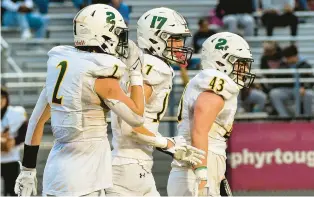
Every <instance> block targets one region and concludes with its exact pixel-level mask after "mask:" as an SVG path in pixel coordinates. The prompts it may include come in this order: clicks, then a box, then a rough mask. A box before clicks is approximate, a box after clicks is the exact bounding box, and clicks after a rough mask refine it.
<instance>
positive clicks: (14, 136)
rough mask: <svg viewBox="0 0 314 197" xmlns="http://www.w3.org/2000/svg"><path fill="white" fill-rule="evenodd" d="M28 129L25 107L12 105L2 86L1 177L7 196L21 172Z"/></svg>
mask: <svg viewBox="0 0 314 197" xmlns="http://www.w3.org/2000/svg"><path fill="white" fill-rule="evenodd" d="M26 130H27V118H26V112H25V109H24V108H23V107H20V106H16V107H13V106H10V105H9V94H8V92H7V90H6V89H5V88H3V87H1V177H2V178H3V180H4V192H3V194H4V195H5V196H17V195H16V194H15V193H14V185H15V180H16V178H17V177H18V175H19V172H20V165H19V163H18V161H19V160H20V148H19V145H21V144H22V143H23V142H24V140H25V135H26Z"/></svg>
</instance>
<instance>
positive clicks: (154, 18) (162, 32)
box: [137, 7, 193, 65]
mask: <svg viewBox="0 0 314 197" xmlns="http://www.w3.org/2000/svg"><path fill="white" fill-rule="evenodd" d="M190 36H191V33H190V30H189V29H188V27H187V23H186V21H185V19H184V18H183V16H182V15H181V14H179V13H178V12H176V11H174V10H172V9H169V8H164V7H161V8H155V9H151V10H149V11H147V12H146V13H144V14H143V15H142V16H141V17H140V19H139V20H138V22H137V42H138V46H139V47H140V48H141V49H145V51H146V52H148V53H150V54H152V55H155V56H158V57H160V58H163V59H164V60H165V61H167V62H169V63H171V64H179V65H186V64H187V61H188V60H189V59H190V58H191V56H192V53H193V50H192V48H189V47H185V46H184V44H185V39H186V38H187V37H190ZM169 38H170V39H171V42H170V44H169V42H168V39H169ZM173 40H182V41H183V46H180V47H175V46H173V43H174V42H173Z"/></svg>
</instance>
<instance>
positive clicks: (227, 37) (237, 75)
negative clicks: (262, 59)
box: [201, 32, 255, 88]
mask: <svg viewBox="0 0 314 197" xmlns="http://www.w3.org/2000/svg"><path fill="white" fill-rule="evenodd" d="M253 61H254V60H253V57H252V52H251V50H250V46H249V44H248V43H247V42H246V41H245V40H244V39H243V38H242V37H240V36H238V35H236V34H234V33H230V32H221V33H216V34H214V35H212V36H211V37H209V38H207V39H206V41H205V42H204V43H203V47H202V54H201V66H202V68H203V69H207V68H210V69H216V70H219V71H220V72H223V73H225V74H227V75H228V76H229V77H230V78H231V79H232V80H234V81H235V82H236V83H237V84H238V85H239V86H240V87H241V88H242V87H246V88H249V87H250V85H251V84H252V83H253V81H254V79H255V75H254V74H252V73H251V65H252V62H253Z"/></svg>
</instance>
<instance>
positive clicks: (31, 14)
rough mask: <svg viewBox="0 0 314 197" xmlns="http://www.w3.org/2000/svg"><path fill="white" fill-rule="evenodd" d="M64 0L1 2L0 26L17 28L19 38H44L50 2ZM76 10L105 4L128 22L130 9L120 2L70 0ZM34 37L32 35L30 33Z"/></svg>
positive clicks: (4, 0) (113, 0)
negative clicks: (19, 34) (19, 32)
mask: <svg viewBox="0 0 314 197" xmlns="http://www.w3.org/2000/svg"><path fill="white" fill-rule="evenodd" d="M63 1H64V0H3V1H2V2H1V19H2V21H1V24H2V26H6V27H18V28H19V29H20V30H21V38H22V39H29V38H31V37H35V38H46V37H47V27H48V25H49V18H48V17H47V13H48V8H49V3H50V2H63ZM72 2H73V5H74V6H75V7H76V8H77V9H78V10H80V9H82V8H83V7H85V6H87V5H89V4H93V3H105V4H109V5H111V6H113V7H114V8H116V9H117V10H118V11H119V12H120V13H121V15H122V16H123V18H124V20H125V21H126V22H127V23H128V22H129V15H130V12H131V10H130V7H129V6H128V5H126V4H125V3H123V2H122V0H72ZM31 30H33V31H34V35H32V31H31Z"/></svg>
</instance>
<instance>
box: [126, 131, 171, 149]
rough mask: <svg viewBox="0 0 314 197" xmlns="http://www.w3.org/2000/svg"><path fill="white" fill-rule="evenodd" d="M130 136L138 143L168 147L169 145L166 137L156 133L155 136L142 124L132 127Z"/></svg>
mask: <svg viewBox="0 0 314 197" xmlns="http://www.w3.org/2000/svg"><path fill="white" fill-rule="evenodd" d="M131 137H132V139H133V140H135V141H136V142H138V143H140V144H146V145H149V146H154V147H156V148H168V146H169V141H168V140H167V138H165V137H162V136H158V135H157V136H156V135H155V134H154V133H153V132H151V131H149V130H148V129H147V128H145V127H144V126H141V127H136V128H133V131H132V133H131Z"/></svg>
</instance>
